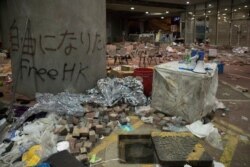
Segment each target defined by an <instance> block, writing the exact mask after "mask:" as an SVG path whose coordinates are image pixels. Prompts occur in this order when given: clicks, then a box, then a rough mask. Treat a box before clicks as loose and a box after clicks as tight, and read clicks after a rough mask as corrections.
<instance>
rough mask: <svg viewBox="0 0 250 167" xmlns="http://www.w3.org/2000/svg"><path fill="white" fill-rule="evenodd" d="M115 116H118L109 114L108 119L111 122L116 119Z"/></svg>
mask: <svg viewBox="0 0 250 167" xmlns="http://www.w3.org/2000/svg"><path fill="white" fill-rule="evenodd" d="M117 116H118V114H116V113H110V114H109V119H110V120H111V121H115V120H116V119H117Z"/></svg>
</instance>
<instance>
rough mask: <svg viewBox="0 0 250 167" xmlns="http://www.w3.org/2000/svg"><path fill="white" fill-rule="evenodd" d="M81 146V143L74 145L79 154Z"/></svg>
mask: <svg viewBox="0 0 250 167" xmlns="http://www.w3.org/2000/svg"><path fill="white" fill-rule="evenodd" d="M82 146H83V143H82V142H79V143H76V144H75V148H76V149H77V150H79V152H80V148H82Z"/></svg>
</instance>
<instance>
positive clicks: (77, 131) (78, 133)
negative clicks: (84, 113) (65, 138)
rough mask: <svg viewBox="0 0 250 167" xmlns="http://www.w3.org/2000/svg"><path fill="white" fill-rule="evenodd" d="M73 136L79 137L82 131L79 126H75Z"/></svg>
mask: <svg viewBox="0 0 250 167" xmlns="http://www.w3.org/2000/svg"><path fill="white" fill-rule="evenodd" d="M72 136H73V137H79V136H80V132H79V128H78V127H76V126H75V127H74V130H73V134H72Z"/></svg>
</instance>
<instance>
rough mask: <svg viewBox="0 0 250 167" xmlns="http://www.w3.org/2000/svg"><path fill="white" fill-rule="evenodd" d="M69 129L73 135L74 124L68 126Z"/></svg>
mask: <svg viewBox="0 0 250 167" xmlns="http://www.w3.org/2000/svg"><path fill="white" fill-rule="evenodd" d="M68 128H69V133H73V130H74V125H73V124H68Z"/></svg>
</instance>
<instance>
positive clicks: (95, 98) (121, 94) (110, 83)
mask: <svg viewBox="0 0 250 167" xmlns="http://www.w3.org/2000/svg"><path fill="white" fill-rule="evenodd" d="M36 99H37V104H35V105H34V106H33V107H31V108H29V110H28V111H26V112H25V113H24V114H23V115H22V116H21V117H20V118H19V120H18V121H17V122H16V124H15V125H14V126H13V128H14V129H16V128H18V127H19V126H20V125H22V123H23V122H24V121H25V120H26V119H27V118H28V117H30V116H31V115H33V114H37V113H39V112H42V111H44V112H50V113H51V112H56V113H57V114H60V115H63V114H66V115H74V116H83V114H84V108H83V107H82V106H81V103H95V104H98V105H101V106H109V107H111V106H113V105H115V104H116V103H118V102H124V103H127V104H130V105H132V106H138V105H145V104H146V103H147V98H146V96H145V95H144V94H143V85H142V83H141V82H140V81H139V80H137V79H136V78H133V77H126V78H123V79H121V78H113V79H111V78H104V79H100V80H99V81H98V82H97V87H96V88H93V89H90V90H87V93H86V94H73V93H69V92H62V93H59V94H57V95H53V94H50V93H44V94H41V93H37V94H36Z"/></svg>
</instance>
